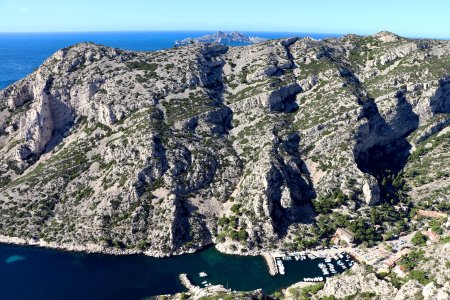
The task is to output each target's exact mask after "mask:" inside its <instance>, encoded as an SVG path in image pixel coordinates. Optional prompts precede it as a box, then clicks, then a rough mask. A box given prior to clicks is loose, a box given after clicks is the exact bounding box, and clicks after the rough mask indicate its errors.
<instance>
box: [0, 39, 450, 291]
mask: <svg viewBox="0 0 450 300" xmlns="http://www.w3.org/2000/svg"><path fill="white" fill-rule="evenodd" d="M449 124H450V42H449V41H444V40H428V39H408V38H403V37H400V36H397V35H395V34H393V33H390V32H380V33H378V34H375V35H372V36H366V37H362V36H357V35H346V36H343V37H340V38H327V39H322V40H315V39H311V38H288V39H280V40H268V41H261V42H260V43H257V44H253V45H248V46H239V47H229V46H225V45H221V44H219V43H193V44H189V45H187V46H180V47H173V48H170V49H166V50H160V51H154V52H133V51H126V50H120V49H116V48H110V47H106V46H101V45H97V44H93V43H81V44H77V45H74V46H71V47H68V48H64V49H62V50H59V51H58V52H56V53H55V54H54V55H52V56H51V57H49V58H48V59H47V60H46V61H45V62H44V63H43V64H42V65H41V66H40V67H39V68H38V69H37V70H36V71H35V72H33V73H32V74H30V75H28V76H27V77H25V78H24V79H21V80H19V81H18V82H16V83H14V84H12V85H10V86H8V87H7V88H5V89H4V90H2V91H0V215H1V218H0V241H2V242H4V243H13V244H28V245H40V246H45V247H50V248H57V249H62V250H75V251H87V252H99V253H107V254H137V253H143V254H145V255H148V256H152V257H168V256H174V255H180V254H185V253H193V252H195V251H197V250H200V249H203V248H205V247H206V246H209V245H212V244H214V245H215V247H216V248H217V249H218V250H219V251H220V252H222V253H227V254H238V255H267V254H268V253H270V254H271V255H273V254H274V253H300V252H302V251H306V252H307V251H318V249H323V248H327V249H329V248H330V247H331V246H332V245H333V244H336V245H339V247H340V248H339V249H345V251H349V248H354V249H360V248H370V247H378V246H380V245H381V244H386V241H390V240H393V239H398V238H399V237H401V236H408V235H411V234H414V233H416V232H419V233H420V232H421V231H420V230H418V227H417V226H418V225H417V224H419V225H420V224H421V223H420V221H417V215H420V214H422V215H423V216H425V215H426V214H427V212H428V215H426V218H428V217H430V216H431V219H433V220H434V219H435V215H433V214H432V213H430V212H435V213H437V214H439V213H440V214H442V215H438V216H440V217H442V218H441V219H445V222H447V224H448V223H449V222H448V221H447V218H448V215H447V214H448V212H449V211H450V202H449V194H450V179H449V178H450V156H449V153H450V151H449V150H450V139H449V137H450V129H449V128H450V127H449ZM430 214H431V215H430ZM440 217H439V218H440ZM439 218H436V220H437V219H439ZM441 219H439V220H441ZM433 222H435V223H433ZM436 222H438V221H431V223H430V227H431V228H433V226H436ZM439 222H441V221H439ZM445 222H444V221H442V222H441V223H442V224H441V223H439V224H440V225H439V226H440V227H439V228H440V229H439V236H440V238H441V239H442V240H444V241H445V240H446V239H448V229H450V228H448V227H445V225H444V223H445ZM427 226H428V223H427ZM449 227H450V226H449ZM346 235H348V236H346ZM430 239H431V238H430ZM412 242H413V243H414V244H415V242H414V238H413V241H412ZM449 245H450V244H449V243H442V242H440V243H437V244H434V245H429V246H427V247H428V248H426V249H425V250H420V251H425V252H424V253H425V254H424V253H422V257H423V256H425V257H429V258H430V259H435V260H436V261H437V262H439V263H441V264H442V268H440V267H439V268H435V269H433V268H432V267H431V266H429V265H430V264H431V263H430V264H427V263H426V262H421V263H417V262H416V264H419V265H420V264H422V267H423V268H424V270H427V271H428V272H429V274H432V276H433V278H434V279H435V280H434V281H432V280H430V281H429V282H425V281H420V280H419V281H414V282H412V281H405V283H404V285H396V284H395V282H393V281H386V280H385V279H383V278H379V277H376V276H375V275H374V273H372V270H367V269H366V268H365V267H364V265H363V264H358V265H357V266H355V267H353V268H352V269H351V270H350V271H349V272H347V273H344V274H341V275H336V276H334V277H332V278H330V279H329V280H327V281H326V283H325V284H324V286H322V287H321V290H320V291H319V292H318V294H317V295H319V296H317V295H316V297H319V298H320V297H328V296H330V295H335V296H336V297H341V296H342V298H344V297H346V296H349V295H353V294H354V292H355V291H354V290H355V289H356V290H358V289H359V290H364V291H367V293H374V294H375V295H378V296H379V297H381V298H380V299H393V298H395V297H400V298H398V299H402V298H401V297H403V296H405V295H406V293H407V292H408V291H409V292H411V291H415V292H416V293H418V292H420V293H422V291H425V288H426V287H428V290H426V291H427V292H423V293H425V294H426V295H431V296H429V298H426V297H425V298H426V299H448V298H433V297H438V296H436V295H438V294H439V293H441V294H440V295H441V296H442V295H444V294H445V295H447V297H450V296H449V294H450V282H449V280H448V265H447V267H445V265H446V264H445V259H446V258H445V253H447V254H448V253H449V251H450V249H449ZM337 247H338V246H336V248H337ZM399 250H400V249H399ZM358 251H359V250H354V253H352V256H358ZM412 251H413V252H412V253H413V255H416V254H417V253H416V252H414V251H416V250H414V249H412ZM417 251H419V250H417ZM339 253H340V252H339ZM398 253H401V251H399V252H398ZM408 254H409V255H408V256H407V257H413V255H411V254H410V252H408ZM280 255H281V254H280ZM405 256H406V255H405ZM324 257H326V255H324ZM399 259H400V258H399ZM402 259H405V258H404V257H402ZM447 259H448V258H447ZM398 261H399V260H397V261H396V262H398ZM436 264H438V263H436ZM369 265H370V263H369ZM325 266H326V265H325ZM446 268H447V269H446ZM446 271H447V272H446ZM351 272H353V273H351ZM446 273H447V275H445V274H446ZM351 276H353V278H351ZM430 276H431V275H430ZM337 281H339V282H340V283H339V284H341V285H343V286H345V285H346V284H347V285H350V284H353V287H352V288H348V289H346V290H345V289H343V290H339V291H336V289H337V288H336V284H337V283H336V282H337ZM367 282H369V283H367ZM370 282H374V284H373V285H370ZM358 284H359V285H358ZM430 284H434V286H433V287H431V286H430ZM322 285H323V284H322ZM375 285H376V287H375ZM368 286H369V287H368ZM225 292H226V291H225ZM249 293H250V294H245V295H244V294H243V295H240V296H242V297H252V296H255V297H256V295H262V294H260V293H263V292H261V291H257V292H255V293H257V294H251V292H249ZM258 293H259V294H258ZM340 293H341V294H340ZM355 293H356V292H355ZM445 295H444V296H445ZM444 296H442V297H444ZM235 297H238V295H235ZM311 297H313V296H311ZM319 298H317V299H319ZM395 299H397V298H395ZM405 299H406V298H405Z"/></svg>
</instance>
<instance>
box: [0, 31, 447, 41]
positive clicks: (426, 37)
mask: <svg viewBox="0 0 450 300" xmlns="http://www.w3.org/2000/svg"><path fill="white" fill-rule="evenodd" d="M219 31H222V32H242V33H292V34H320V35H330V37H343V36H346V35H358V36H363V37H365V36H371V35H375V34H377V33H380V32H383V31H387V32H391V33H393V34H396V35H398V36H400V37H404V38H411V39H435V40H450V37H443V36H439V37H437V36H436V37H430V36H421V35H414V34H411V35H410V34H405V35H402V34H397V33H395V32H393V31H389V30H379V31H377V32H374V33H354V32H346V33H343V32H334V33H333V32H314V31H280V30H224V29H216V30H214V29H179V30H178V29H148V30H147V29H143V30H134V29H133V30H68V31H0V34H74V33H146V32H148V33H164V32H170V33H174V32H186V33H189V32H204V33H210V32H211V33H216V32H219Z"/></svg>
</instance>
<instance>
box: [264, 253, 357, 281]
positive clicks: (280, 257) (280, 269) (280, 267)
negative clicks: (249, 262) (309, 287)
mask: <svg viewBox="0 0 450 300" xmlns="http://www.w3.org/2000/svg"><path fill="white" fill-rule="evenodd" d="M263 256H264V258H265V260H266V263H267V265H268V268H269V273H270V274H271V275H272V276H275V275H285V274H286V267H285V264H286V263H287V262H301V261H305V260H310V261H321V262H318V264H317V267H318V268H319V269H320V271H321V273H322V275H323V276H316V277H305V278H303V281H305V282H320V281H324V280H325V278H326V277H329V276H333V275H335V274H337V273H339V272H343V271H345V270H346V269H348V268H351V267H352V266H353V264H354V263H355V261H354V260H353V258H352V257H351V256H350V254H348V253H347V252H345V251H342V252H337V253H335V252H334V253H332V254H328V255H326V254H325V252H323V253H322V254H318V253H315V254H313V253H310V252H294V253H290V254H279V253H276V254H267V253H266V254H265V255H263ZM322 260H323V261H322Z"/></svg>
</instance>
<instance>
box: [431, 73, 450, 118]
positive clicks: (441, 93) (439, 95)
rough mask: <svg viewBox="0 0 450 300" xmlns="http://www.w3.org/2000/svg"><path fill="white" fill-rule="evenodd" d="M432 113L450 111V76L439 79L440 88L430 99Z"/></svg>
mask: <svg viewBox="0 0 450 300" xmlns="http://www.w3.org/2000/svg"><path fill="white" fill-rule="evenodd" d="M430 109H431V112H432V113H446V114H449V113H450V76H447V77H445V78H443V79H441V80H440V81H439V88H438V89H437V90H436V93H435V94H434V95H433V97H431V99H430Z"/></svg>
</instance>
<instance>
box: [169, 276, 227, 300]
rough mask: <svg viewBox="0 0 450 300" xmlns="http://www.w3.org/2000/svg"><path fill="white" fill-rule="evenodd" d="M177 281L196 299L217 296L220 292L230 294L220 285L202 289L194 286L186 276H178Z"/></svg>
mask: <svg viewBox="0 0 450 300" xmlns="http://www.w3.org/2000/svg"><path fill="white" fill-rule="evenodd" d="M178 277H179V279H180V281H181V284H183V286H184V287H185V288H186V289H187V290H188V291H189V293H190V294H192V295H194V296H195V297H197V298H201V297H206V296H208V295H213V294H217V293H220V292H225V293H228V292H231V290H230V289H226V288H225V287H224V286H222V285H211V284H209V285H208V286H205V287H204V288H202V287H199V286H196V285H194V284H193V283H192V282H191V281H190V280H189V277H188V275H187V274H185V273H183V274H180V275H179V276H178Z"/></svg>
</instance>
